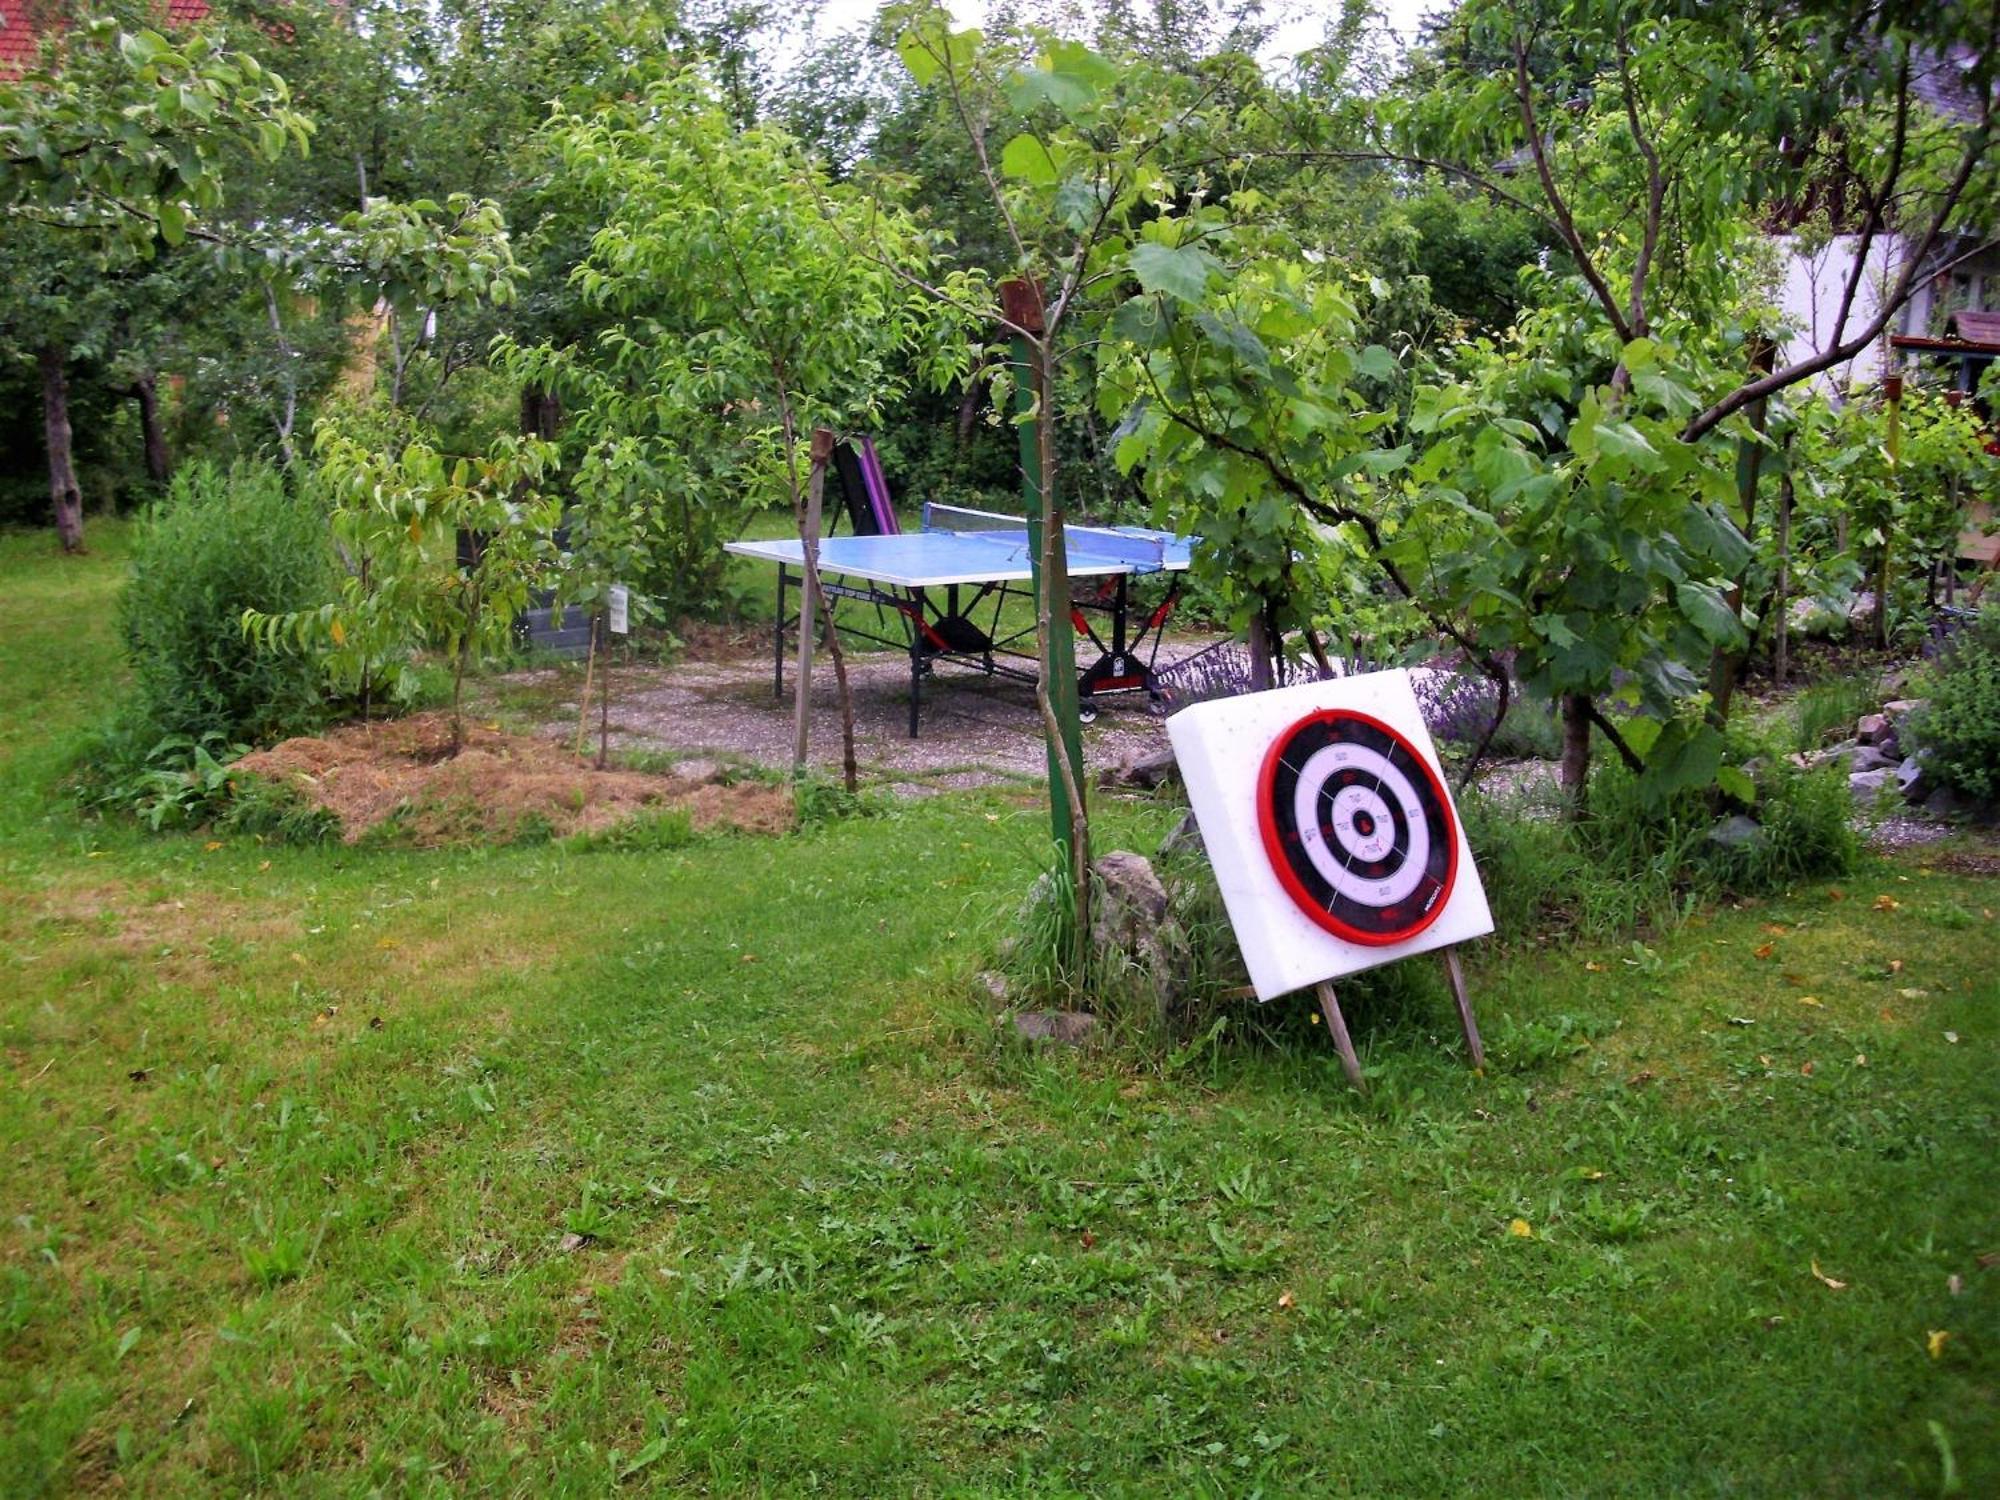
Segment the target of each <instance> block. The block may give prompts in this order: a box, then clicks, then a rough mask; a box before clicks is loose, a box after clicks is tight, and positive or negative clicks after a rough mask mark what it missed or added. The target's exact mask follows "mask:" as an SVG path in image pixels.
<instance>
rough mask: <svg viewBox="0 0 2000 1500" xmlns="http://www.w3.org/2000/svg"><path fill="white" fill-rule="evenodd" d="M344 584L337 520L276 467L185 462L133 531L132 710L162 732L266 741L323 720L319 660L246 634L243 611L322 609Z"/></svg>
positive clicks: (127, 603) (125, 622) (128, 716)
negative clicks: (337, 576)
mask: <svg viewBox="0 0 2000 1500" xmlns="http://www.w3.org/2000/svg"><path fill="white" fill-rule="evenodd" d="M333 592H334V573H333V558H332V554H331V550H330V548H329V546H328V543H327V530H326V522H325V519H324V517H322V516H320V515H319V514H317V513H316V511H315V510H314V509H313V508H312V507H311V506H308V505H306V504H304V503H302V502H300V501H298V500H296V499H295V498H293V497H292V496H291V495H289V494H287V493H286V491H285V485H284V481H283V479H282V478H281V477H280V476H279V474H278V473H277V472H276V471H275V470H273V469H271V468H269V467H268V466H264V465H259V464H251V463H239V464H237V465H235V466H234V467H232V468H230V469H229V470H227V471H226V472H225V471H223V470H221V469H218V468H216V467H215V466H214V465H212V464H207V463H199V464H190V465H188V466H186V467H184V468H183V469H182V470H181V471H180V472H179V473H178V474H177V475H176V476H175V477H174V480H173V483H172V485H171V487H170V488H169V490H168V492H167V495H166V497H165V498H164V499H163V500H161V501H160V502H159V503H158V504H156V505H154V506H153V507H151V508H150V509H149V510H147V511H146V512H145V513H144V515H143V516H142V518H141V521H140V524H139V527H138V529H137V533H136V535H135V537H134V539H133V549H132V576H131V581H130V582H129V583H128V584H127V585H126V588H125V592H124V595H123V597H122V598H121V599H120V601H119V626H120V631H121V633H122V635H123V637H124V641H125V650H126V655H127V657H128V659H129V661H130V663H131V668H132V687H131V692H130V696H129V698H128V700H127V702H126V704H125V705H124V711H123V714H122V715H121V717H122V719H123V720H124V721H125V723H126V724H127V726H128V727H129V729H130V731H131V732H132V733H133V734H134V735H136V736H137V737H140V738H143V737H144V736H146V735H148V734H150V735H151V736H152V738H153V740H154V741H155V742H157V741H159V740H162V739H165V738H166V737H168V736H171V735H184V736H186V737H187V738H188V739H190V740H193V741H200V740H202V739H204V738H205V737H211V736H213V737H219V738H220V739H222V740H224V741H227V742H232V743H233V742H239V741H240V742H248V743H253V744H254V743H257V742H259V741H266V740H271V739H276V738H282V737H283V736H285V735H287V734H293V733H297V732H299V731H300V730H302V729H306V728H309V727H311V726H312V725H313V724H314V723H315V722H316V721H317V720H318V719H319V718H320V716H321V714H322V711H323V707H322V706H323V701H324V700H323V693H322V685H323V677H322V675H321V673H320V670H319V668H318V667H317V666H316V665H315V664H313V663H312V662H310V661H307V660H304V659H302V658H300V657H298V656H296V655H293V654H290V653H286V652H283V651H278V650H274V649H271V648H270V647H268V646H266V645H262V644H260V643H259V642H257V641H255V640H252V639H251V638H250V637H248V636H246V635H245V634H244V631H243V625H242V619H243V612H244V611H245V610H246V609H257V610H265V611H285V610H297V609H307V608H312V607H315V606H317V605H320V604H322V603H324V602H326V601H327V600H328V599H330V598H332V597H333ZM146 748H147V749H148V750H150V748H151V747H150V746H148V747H146Z"/></svg>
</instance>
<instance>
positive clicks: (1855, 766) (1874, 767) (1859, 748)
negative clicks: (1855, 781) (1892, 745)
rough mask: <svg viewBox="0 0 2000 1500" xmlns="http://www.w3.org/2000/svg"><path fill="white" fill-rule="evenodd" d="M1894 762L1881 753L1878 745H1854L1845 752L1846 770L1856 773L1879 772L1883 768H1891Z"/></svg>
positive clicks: (1881, 750)
mask: <svg viewBox="0 0 2000 1500" xmlns="http://www.w3.org/2000/svg"><path fill="white" fill-rule="evenodd" d="M1894 764H1895V761H1893V760H1891V759H1890V758H1889V756H1888V755H1887V754H1886V753H1885V752H1884V751H1883V749H1882V747H1881V746H1880V745H1856V746H1855V747H1854V748H1853V749H1852V750H1850V751H1848V752H1847V769H1848V772H1849V773H1850V774H1852V773H1854V772H1856V771H1879V770H1881V769H1882V768H1883V767H1885V766H1893V765H1894Z"/></svg>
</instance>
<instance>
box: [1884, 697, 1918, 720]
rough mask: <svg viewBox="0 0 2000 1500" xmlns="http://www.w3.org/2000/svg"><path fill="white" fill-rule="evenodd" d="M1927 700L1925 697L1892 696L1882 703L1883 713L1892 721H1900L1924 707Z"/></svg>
mask: <svg viewBox="0 0 2000 1500" xmlns="http://www.w3.org/2000/svg"><path fill="white" fill-rule="evenodd" d="M1926 701H1927V700H1925V699H1923V698H1891V699H1890V700H1889V701H1888V702H1887V703H1885V704H1883V705H1882V714H1883V717H1885V718H1887V719H1888V720H1889V722H1890V723H1892V724H1894V723H1900V722H1901V721H1902V720H1904V719H1906V718H1908V717H1909V716H1910V714H1912V713H1913V712H1915V711H1916V710H1917V709H1920V708H1922V707H1923V706H1924V703H1925V702H1926Z"/></svg>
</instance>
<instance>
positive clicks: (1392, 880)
mask: <svg viewBox="0 0 2000 1500" xmlns="http://www.w3.org/2000/svg"><path fill="white" fill-rule="evenodd" d="M1257 823H1258V828H1259V831H1260V832H1261V833H1262V835H1263V839H1264V852H1265V855H1266V857H1267V858H1268V859H1269V860H1270V862H1271V868H1272V870H1273V871H1274V872H1275V873H1276V875H1277V877H1278V883H1279V884H1280V885H1282V886H1283V887H1284V889H1285V892H1286V894H1287V895H1289V896H1290V897H1291V898H1292V900H1293V901H1294V902H1296V903H1297V904H1298V907H1299V909H1300V910H1301V911H1303V912H1304V913H1305V914H1306V915H1307V916H1308V917H1310V918H1311V919H1312V920H1313V921H1314V922H1316V923H1317V924H1319V926H1321V927H1323V928H1325V929H1326V930H1327V931H1328V932H1331V933H1332V934H1334V936H1336V937H1339V938H1343V939H1345V940H1346V941H1348V942H1350V943H1363V944H1367V945H1369V946H1371V947H1383V946H1386V945H1388V944H1391V943H1400V942H1404V941H1406V940H1407V939H1409V938H1413V937H1415V936H1416V935H1417V934H1418V933H1420V932H1422V931H1423V930H1424V929H1425V928H1426V927H1429V926H1430V925H1431V923H1433V922H1435V921H1436V920H1437V918H1438V916H1439V915H1440V914H1441V913H1442V912H1443V911H1444V909H1445V903H1446V902H1447V901H1448V900H1449V899H1450V896H1451V887H1452V882H1453V881H1454V880H1455V879H1456V878H1457V875H1458V830H1457V828H1456V826H1455V825H1454V823H1453V821H1452V815H1451V799H1450V798H1449V797H1447V796H1446V795H1445V790H1444V787H1443V786H1442V785H1441V784H1440V783H1439V781H1438V778H1437V773H1436V772H1435V771H1433V770H1432V769H1431V763H1430V761H1429V760H1428V759H1427V758H1426V757H1425V756H1424V755H1422V754H1421V753H1419V752H1418V750H1417V749H1416V748H1415V747H1414V746H1413V745H1412V744H1411V743H1410V742H1409V741H1408V740H1407V739H1405V738H1404V737H1403V736H1402V735H1401V734H1400V733H1398V732H1397V731H1396V730H1394V729H1392V728H1390V727H1389V726H1388V725H1387V724H1385V723H1383V722H1382V721H1381V720H1380V719H1376V718H1372V717H1370V716H1369V715H1367V714H1363V713H1357V712H1355V711H1353V710H1352V709H1344V708H1329V709H1321V710H1318V711H1317V712H1314V713H1309V714H1307V715H1305V717H1303V718H1301V719H1298V720H1296V721H1295V722H1294V723H1292V724H1291V725H1290V726H1289V727H1288V728H1286V729H1284V730H1283V731H1281V732H1280V733H1279V734H1278V736H1277V737H1276V738H1275V739H1274V740H1273V741H1272V742H1271V748H1270V750H1269V751H1268V752H1267V753H1266V754H1265V756H1264V768H1263V773H1262V775H1261V777H1260V778H1259V780H1258V785H1257Z"/></svg>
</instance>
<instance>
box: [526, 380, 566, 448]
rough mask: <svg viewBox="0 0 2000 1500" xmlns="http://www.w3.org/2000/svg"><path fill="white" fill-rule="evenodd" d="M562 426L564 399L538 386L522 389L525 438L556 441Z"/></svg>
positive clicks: (527, 386)
mask: <svg viewBox="0 0 2000 1500" xmlns="http://www.w3.org/2000/svg"><path fill="white" fill-rule="evenodd" d="M561 426H562V398H561V397H560V396H557V395H556V394H555V393H554V392H552V391H547V390H544V389H543V388H542V387H541V386H538V385H524V386H522V387H521V432H522V434H523V435H524V436H527V437H534V438H540V439H541V440H542V441H543V442H547V443H552V442H554V441H555V437H556V430H557V429H558V428H559V427H561Z"/></svg>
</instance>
